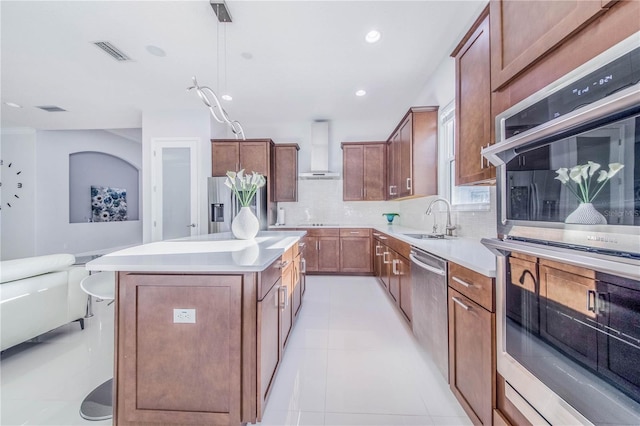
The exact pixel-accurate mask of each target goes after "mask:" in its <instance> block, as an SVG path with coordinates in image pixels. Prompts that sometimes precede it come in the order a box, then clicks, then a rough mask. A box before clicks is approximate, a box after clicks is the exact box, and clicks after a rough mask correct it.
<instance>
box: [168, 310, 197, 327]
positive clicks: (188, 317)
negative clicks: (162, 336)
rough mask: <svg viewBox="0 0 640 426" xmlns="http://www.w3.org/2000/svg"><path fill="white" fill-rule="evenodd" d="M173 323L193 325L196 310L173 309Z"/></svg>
mask: <svg viewBox="0 0 640 426" xmlns="http://www.w3.org/2000/svg"><path fill="white" fill-rule="evenodd" d="M173 323H174V324H195V323H196V310H195V309H174V310H173Z"/></svg>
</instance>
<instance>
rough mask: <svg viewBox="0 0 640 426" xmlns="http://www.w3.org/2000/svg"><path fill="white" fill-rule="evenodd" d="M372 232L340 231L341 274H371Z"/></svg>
mask: <svg viewBox="0 0 640 426" xmlns="http://www.w3.org/2000/svg"><path fill="white" fill-rule="evenodd" d="M372 269H373V264H372V258H371V230H370V229H368V228H361V229H357V228H356V229H348V228H347V229H340V272H347V273H362V274H370V273H371V272H372Z"/></svg>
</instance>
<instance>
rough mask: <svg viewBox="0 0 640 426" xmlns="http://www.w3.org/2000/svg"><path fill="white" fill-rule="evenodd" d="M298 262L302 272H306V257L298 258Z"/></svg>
mask: <svg viewBox="0 0 640 426" xmlns="http://www.w3.org/2000/svg"><path fill="white" fill-rule="evenodd" d="M300 264H301V265H302V271H300V272H302V273H303V274H306V273H307V259H305V258H304V257H303V258H302V259H300Z"/></svg>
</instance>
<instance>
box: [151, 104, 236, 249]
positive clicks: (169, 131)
mask: <svg viewBox="0 0 640 426" xmlns="http://www.w3.org/2000/svg"><path fill="white" fill-rule="evenodd" d="M216 132H224V129H221V128H219V127H214V126H212V124H211V118H210V114H209V110H207V108H206V107H205V106H204V105H203V106H202V108H199V109H195V110H173V111H143V113H142V191H141V194H142V223H143V230H142V239H143V242H145V243H148V242H150V241H152V231H153V219H152V218H153V212H152V201H151V191H152V188H153V178H152V175H151V168H152V166H151V164H152V145H151V143H152V140H153V139H166V138H176V139H179V138H198V139H199V140H200V142H199V143H200V145H199V152H200V154H199V155H200V161H199V164H198V168H199V170H198V175H199V176H200V178H199V188H198V193H199V197H198V200H199V204H200V205H199V232H200V233H207V232H208V224H207V220H208V219H207V185H206V182H207V177H208V176H211V142H210V140H211V138H212V136H211V135H212V134H215V133H216ZM220 134H221V136H217V137H225V136H222V134H223V133H220Z"/></svg>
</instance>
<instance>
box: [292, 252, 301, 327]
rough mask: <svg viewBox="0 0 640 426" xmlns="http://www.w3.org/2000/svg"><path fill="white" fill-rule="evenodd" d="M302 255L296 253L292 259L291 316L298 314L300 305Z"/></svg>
mask: <svg viewBox="0 0 640 426" xmlns="http://www.w3.org/2000/svg"><path fill="white" fill-rule="evenodd" d="M301 268H302V256H301V254H300V253H298V254H297V255H296V256H295V258H294V259H293V299H292V306H293V316H294V317H295V316H298V313H299V312H300V308H301V307H302V270H301Z"/></svg>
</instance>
